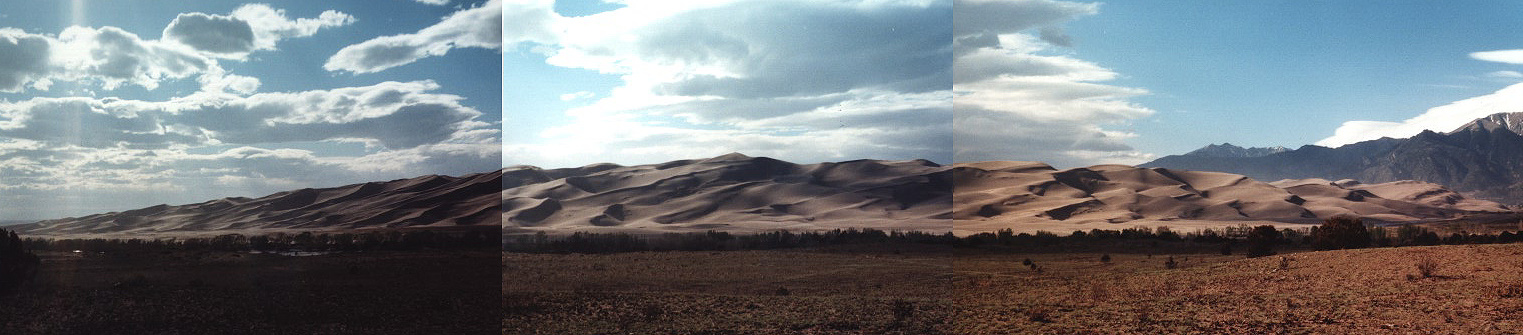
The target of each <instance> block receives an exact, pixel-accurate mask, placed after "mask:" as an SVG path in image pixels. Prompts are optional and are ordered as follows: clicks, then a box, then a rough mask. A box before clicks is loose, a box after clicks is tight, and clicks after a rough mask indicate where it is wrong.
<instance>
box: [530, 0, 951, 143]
mask: <svg viewBox="0 0 1523 335" xmlns="http://www.w3.org/2000/svg"><path fill="white" fill-rule="evenodd" d="M950 10H951V1H948V0H910V1H856V0H824V1H820V0H816V1H803V0H783V1H772V0H704V1H685V2H673V1H657V0H620V1H606V2H605V1H587V0H583V1H549V0H515V1H510V2H509V3H508V4H507V6H506V7H505V15H506V17H507V22H515V23H516V24H510V25H507V26H506V27H505V29H506V30H505V31H504V33H505V35H504V36H505V37H504V38H505V43H506V44H507V45H508V46H507V48H506V49H507V50H505V52H504V53H503V60H502V61H503V66H504V79H503V80H504V81H503V94H504V99H505V103H506V105H507V106H509V107H508V108H509V110H508V111H507V112H506V113H507V115H508V122H507V123H506V124H507V128H506V129H505V135H504V141H505V143H506V144H505V147H504V154H503V163H504V164H509V165H516V164H525V165H536V166H542V167H551V168H553V167H568V166H580V165H586V164H592V163H601V162H612V163H618V164H626V165H628V164H650V163H659V162H665V161H670V160H678V159H692V158H703V157H711V156H717V155H721V154H725V153H729V152H741V153H744V154H747V155H752V156H768V157H773V158H778V159H783V160H789V161H794V162H800V163H812V162H821V161H841V160H851V159H863V158H874V159H917V158H926V159H931V160H935V161H940V162H943V163H945V162H949V161H950V160H951V145H952V134H951V124H950V114H951V108H950V107H951V106H950V105H951V104H950V100H951V92H950V90H949V86H948V83H949V81H950V77H951V71H950V68H949V67H948V66H947V64H948V62H949V61H950V56H951V50H950V47H951V45H950V43H949V42H950V34H949V32H950V28H951V22H950V19H951V15H950Z"/></svg>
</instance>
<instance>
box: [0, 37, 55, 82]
mask: <svg viewBox="0 0 1523 335" xmlns="http://www.w3.org/2000/svg"><path fill="white" fill-rule="evenodd" d="M53 44H54V43H53V42H52V39H50V38H48V37H46V36H41V35H33V34H28V33H26V32H24V31H21V30H20V29H14V28H0V91H3V92H18V91H21V90H22V89H23V88H25V87H26V86H27V85H28V84H31V83H35V82H38V81H39V80H43V79H45V78H47V76H48V71H49V69H48V65H49V59H50V56H51V55H50V54H51V52H52V45H53ZM44 86H46V85H44Z"/></svg>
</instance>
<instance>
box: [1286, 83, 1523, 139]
mask: <svg viewBox="0 0 1523 335" xmlns="http://www.w3.org/2000/svg"><path fill="white" fill-rule="evenodd" d="M1520 110H1523V84H1513V85H1511V86H1507V87H1505V88H1502V89H1501V90H1498V91H1496V92H1494V93H1491V94H1487V95H1482V96H1478V97H1474V98H1469V99H1465V100H1460V101H1455V102H1453V103H1450V104H1447V105H1443V106H1438V107H1433V108H1432V109H1428V110H1427V111H1425V112H1423V113H1422V114H1420V115H1418V116H1416V117H1413V118H1410V119H1406V120H1403V121H1401V122H1389V121H1348V122H1344V123H1343V125H1342V126H1340V127H1338V129H1337V130H1335V131H1334V132H1333V136H1330V137H1328V138H1324V139H1322V140H1320V141H1317V143H1316V144H1317V145H1320V146H1325V147H1339V146H1343V145H1347V144H1353V143H1358V142H1363V141H1368V140H1375V139H1380V138H1381V137H1390V138H1407V137H1412V136H1414V135H1417V134H1418V133H1421V132H1422V131H1423V130H1432V131H1435V132H1441V133H1442V132H1449V131H1453V130H1455V129H1456V128H1459V127H1460V126H1463V125H1465V124H1466V123H1469V122H1470V121H1473V120H1475V119H1479V118H1482V117H1486V116H1487V115H1491V114H1496V113H1504V112H1516V111H1520Z"/></svg>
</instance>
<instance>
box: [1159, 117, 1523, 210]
mask: <svg viewBox="0 0 1523 335" xmlns="http://www.w3.org/2000/svg"><path fill="white" fill-rule="evenodd" d="M1520 132H1523V113H1501V114H1494V115H1491V116H1487V117H1485V118H1480V119H1477V120H1475V121H1472V122H1470V123H1468V124H1466V125H1464V126H1461V127H1459V128H1457V129H1455V130H1453V131H1450V132H1448V133H1436V132H1433V131H1423V132H1422V133H1420V134H1417V135H1416V136H1413V137H1411V138H1406V139H1393V138H1381V139H1378V140H1371V141H1364V142H1359V143H1354V144H1349V145H1345V146H1342V147H1338V148H1327V147H1321V146H1314V145H1308V146H1303V147H1301V148H1299V149H1296V150H1291V151H1286V152H1281V153H1276V154H1270V155H1266V156H1260V157H1202V156H1192V155H1175V156H1167V157H1163V158H1159V159H1158V160H1155V161H1152V162H1148V163H1145V164H1142V165H1140V166H1142V167H1162V168H1170V169H1184V170H1202V171H1222V172H1230V173H1238V174H1243V175H1246V176H1249V177H1252V178H1254V179H1259V180H1279V179H1296V178H1323V179H1329V180H1338V179H1357V180H1363V181H1368V182H1374V183H1381V182H1390V181H1398V180H1416V181H1423V182H1429V183H1436V184H1440V185H1445V186H1448V187H1450V188H1453V189H1454V190H1456V191H1459V192H1462V193H1466V194H1467V195H1471V196H1474V197H1477V198H1483V199H1489V200H1496V201H1500V202H1503V203H1508V204H1514V205H1517V204H1523V135H1519V134H1520Z"/></svg>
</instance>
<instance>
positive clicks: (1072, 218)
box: [952, 162, 1511, 233]
mask: <svg viewBox="0 0 1523 335" xmlns="http://www.w3.org/2000/svg"><path fill="white" fill-rule="evenodd" d="M1041 167H1046V165H1045V164H1041V163H1036V162H973V163H958V164H955V165H953V168H952V174H953V179H954V181H955V185H956V189H955V192H956V194H957V196H956V197H955V198H954V200H953V203H954V205H953V211H952V217H953V218H954V220H956V221H957V222H956V226H957V231H958V232H959V233H976V232H984V231H994V230H998V229H1005V228H1011V229H1016V230H1023V229H1021V228H1022V227H1023V226H1040V227H1043V228H1045V229H1046V230H1049V231H1066V230H1087V229H1091V228H1100V229H1120V228H1125V227H1126V226H1115V225H1108V224H1116V223H1132V224H1142V223H1146V225H1160V224H1158V223H1159V222H1166V221H1174V222H1179V221H1186V220H1192V221H1214V222H1251V221H1273V222H1285V223H1311V222H1317V221H1319V220H1321V219H1325V218H1329V217H1333V216H1338V215H1352V216H1358V217H1362V218H1366V219H1370V220H1376V221H1390V222H1401V221H1418V220H1424V219H1441V218H1454V217H1458V216H1462V215H1466V214H1473V213H1478V212H1506V211H1510V210H1511V209H1510V208H1508V207H1507V206H1505V205H1502V204H1498V203H1495V202H1491V201H1485V200H1476V199H1468V198H1465V197H1464V196H1462V195H1460V194H1459V193H1456V192H1454V191H1452V190H1449V189H1447V188H1444V187H1443V186H1442V185H1438V184H1433V183H1425V182H1416V181H1396V182H1388V183H1380V184H1362V183H1359V182H1357V181H1353V180H1342V181H1337V182H1332V181H1327V180H1322V179H1294V180H1291V179H1287V180H1281V181H1276V182H1272V183H1264V182H1260V181H1257V180H1253V179H1251V178H1248V177H1245V176H1242V175H1237V174H1231V173H1222V172H1204V171H1186V170H1174V169H1165V168H1138V167H1132V166H1125V165H1097V166H1091V167H1082V168H1073V169H1067V170H1056V169H1052V168H1050V167H1047V168H1041ZM1162 225H1167V224H1162ZM1176 226H1179V224H1176ZM1065 227H1066V228H1065ZM1055 229H1058V230H1055ZM1062 229H1066V230H1062Z"/></svg>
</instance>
